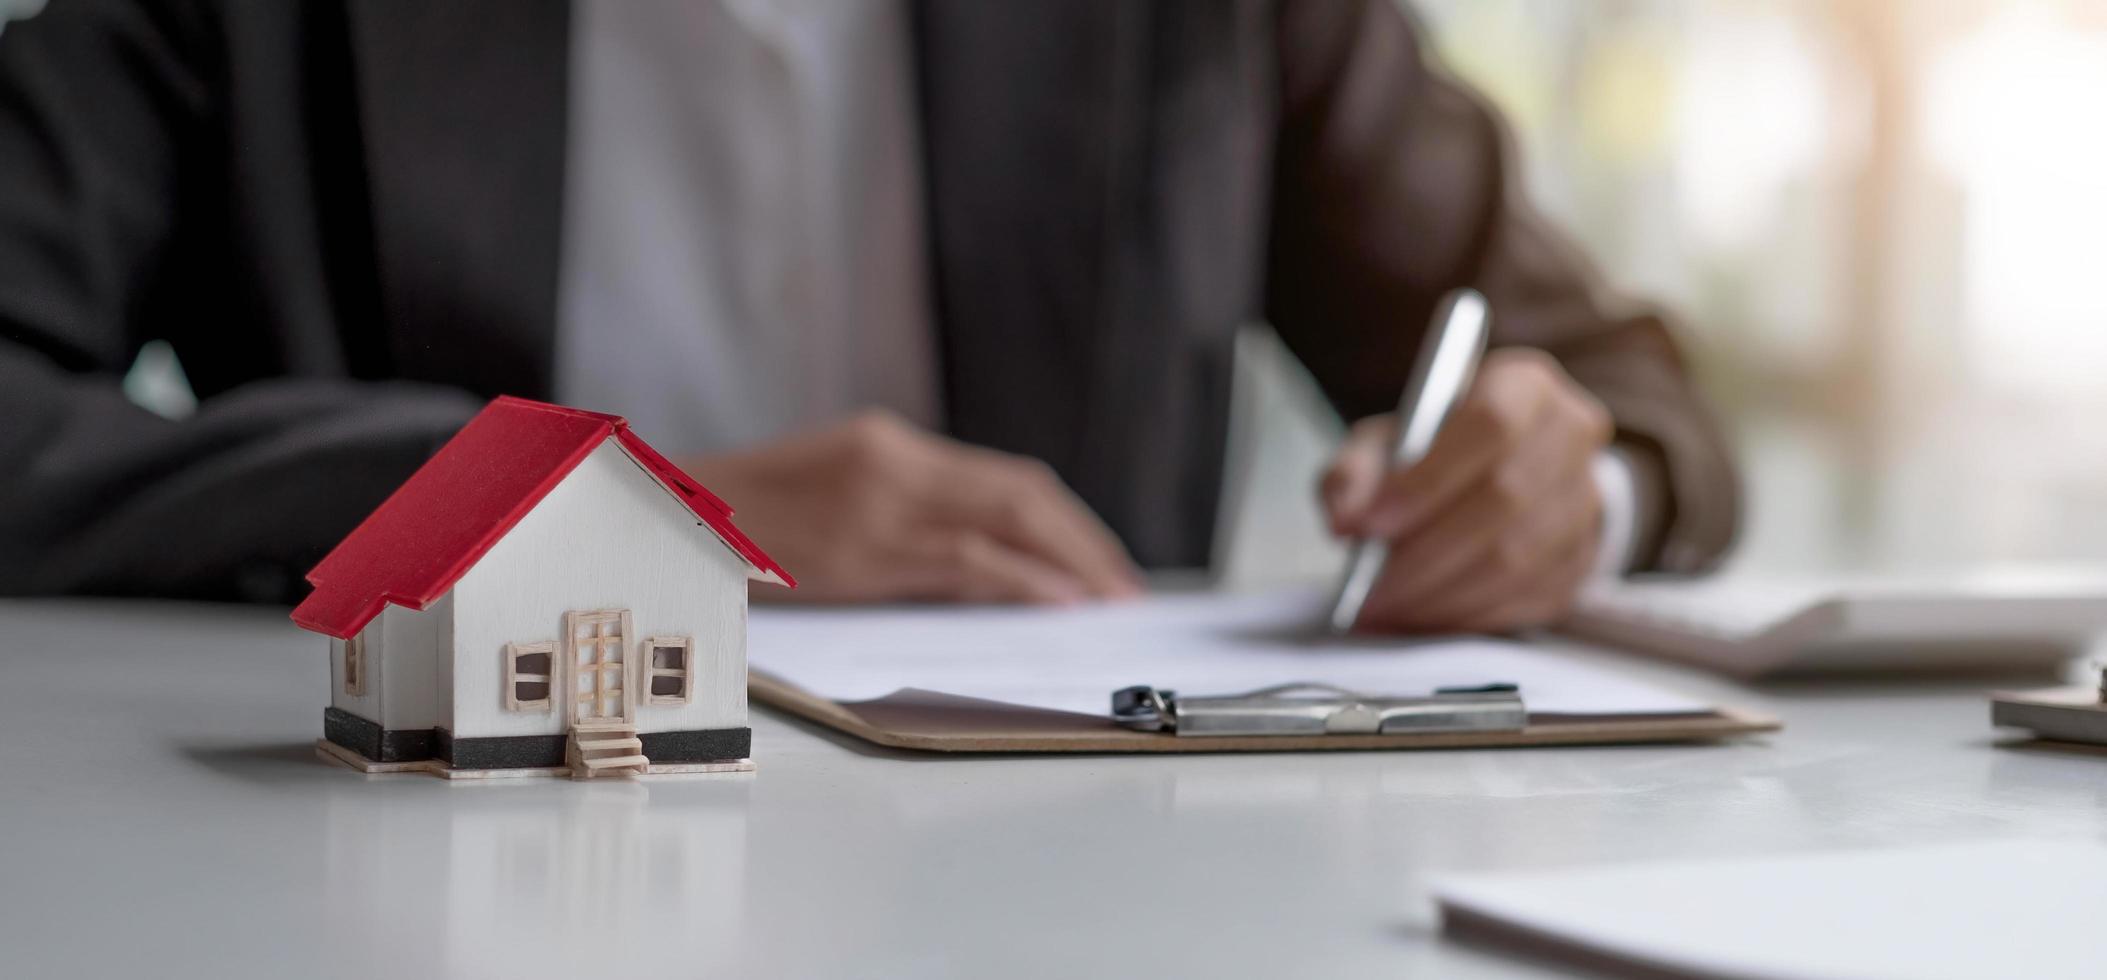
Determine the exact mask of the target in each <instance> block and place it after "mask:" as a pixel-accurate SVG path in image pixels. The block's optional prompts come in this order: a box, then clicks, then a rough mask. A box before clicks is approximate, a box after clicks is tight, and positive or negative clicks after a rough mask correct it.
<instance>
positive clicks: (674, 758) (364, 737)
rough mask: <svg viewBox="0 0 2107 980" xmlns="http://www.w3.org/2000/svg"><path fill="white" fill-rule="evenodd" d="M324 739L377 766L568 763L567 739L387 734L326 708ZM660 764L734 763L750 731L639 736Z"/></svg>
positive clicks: (749, 750)
mask: <svg viewBox="0 0 2107 980" xmlns="http://www.w3.org/2000/svg"><path fill="white" fill-rule="evenodd" d="M322 737H323V738H326V739H328V740H330V741H331V742H334V743H336V744H337V745H340V746H343V747H344V748H347V749H350V750H351V751H353V752H356V753H358V754H359V755H362V756H365V757H366V758H368V759H371V760H373V761H375V762H421V761H423V760H425V759H438V760H440V761H441V762H444V763H446V764H447V765H448V766H451V767H453V768H455V769H547V768H557V767H561V766H562V765H563V764H564V759H563V748H564V742H565V740H566V738H567V736H564V735H502V736H495V737H490V738H455V737H454V736H453V733H452V732H449V731H447V730H446V729H444V728H408V729H393V730H390V729H385V728H382V727H380V726H379V725H376V724H374V723H373V722H370V721H367V720H366V719H364V718H361V717H359V716H357V715H354V714H352V713H350V712H348V711H344V710H342V709H340V708H324V709H322ZM637 738H638V739H640V740H641V741H643V743H644V755H645V756H646V757H648V758H649V759H650V760H651V761H652V762H656V763H676V762H731V761H734V760H738V759H744V758H747V757H749V756H751V755H752V754H753V740H754V736H753V729H751V728H701V729H695V730H692V731H685V732H645V733H640V734H638V735H637Z"/></svg>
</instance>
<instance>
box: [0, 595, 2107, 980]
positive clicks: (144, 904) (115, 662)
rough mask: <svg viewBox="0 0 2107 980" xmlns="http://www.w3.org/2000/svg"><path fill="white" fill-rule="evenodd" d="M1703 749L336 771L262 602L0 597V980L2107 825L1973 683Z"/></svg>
mask: <svg viewBox="0 0 2107 980" xmlns="http://www.w3.org/2000/svg"><path fill="white" fill-rule="evenodd" d="M1632 669H1635V670H1641V671H1644V672H1646V673H1648V674H1651V675H1656V676H1661V677H1668V678H1673V679H1675V680H1676V681H1678V682H1679V683H1681V684H1682V685H1683V686H1685V687H1687V688H1689V689H1691V690H1693V691H1694V692H1696V693H1702V694H1707V695H1709V696H1712V697H1716V698H1721V699H1731V700H1733V701H1736V702H1738V703H1742V704H1745V705H1748V706H1750V707H1755V708H1760V709H1766V710H1769V711H1772V712H1774V713H1777V714H1779V715H1781V716H1782V717H1783V718H1784V719H1785V720H1786V722H1787V725H1788V728H1787V730H1786V731H1785V732H1783V733H1781V734H1778V735H1773V736H1769V737H1765V738H1761V739H1755V740H1750V741H1745V742H1741V743H1737V744H1730V745H1724V746H1710V747H1667V748H1637V747H1628V748H1581V749H1551V750H1528V751H1516V750H1479V751H1458V752H1426V753H1416V752H1415V753H1365V754H1361V753H1340V754H1335V755H1268V756H1213V757H1199V756H1187V757H1176V758H1141V757H1070V758H1008V759H987V758H977V759H976V758H933V757H921V756H911V755H907V754H900V753H892V752H887V751H882V750H877V749H872V748H868V747H864V746H861V745H858V744H852V743H848V742H845V741H841V740H839V739H836V738H834V737H832V736H829V735H823V734H820V733H818V732H817V731H815V730H813V729H810V728H806V727H803V726H801V725H799V724H797V723H792V722H788V721H785V720H783V719H782V718H781V717H779V716H775V715H771V714H768V713H766V712H757V713H756V716H755V719H754V754H755V758H756V760H757V762H758V763H759V766H760V768H759V771H758V772H756V773H753V774H750V775H731V776H696V777H673V778H661V779H655V780H651V781H645V782H635V783H624V782H613V783H595V784H587V783H571V782H567V781H557V780H496V781H460V782H451V783H450V782H446V781H443V780H439V779H434V778H432V777H429V776H420V775H401V776H384V777H367V776H362V775H359V774H357V773H353V772H351V771H349V770H345V769H340V768H335V767H331V766H327V765H324V764H323V763H321V762H319V761H317V760H316V759H315V756H314V751H313V749H312V747H311V746H312V743H313V740H314V738H315V737H316V735H317V734H318V733H319V730H320V727H321V714H322V704H323V702H324V699H325V696H326V695H325V687H324V684H325V680H324V658H323V655H322V653H321V647H320V644H319V641H317V640H316V639H314V638H313V637H311V636H309V635H307V634H303V633H301V632H300V631H298V630H297V629H295V628H294V627H292V626H291V625H290V624H289V623H287V622H286V620H285V616H284V612H283V611H282V610H270V609H247V608H235V607H216V606H185V605H178V604H157V603H121V602H107V601H61V602H33V601H8V602H0V975H5V976H8V977H25V978H38V977H60V976H65V977H72V976H97V977H125V976H133V975H137V976H152V977H213V978H221V980H240V978H249V977H271V978H302V980H305V978H323V977H358V978H367V980H376V978H386V977H447V976H463V977H505V978H523V977H538V976H554V975H563V976H568V977H661V976H663V977H674V976H683V977H685V976H741V977H774V976H790V977H845V976H853V977H924V976H966V977H990V976H1077V975H1086V974H1096V975H1107V974H1109V975H1114V976H1134V977H1145V978H1156V977H1184V976H1196V977H1228V976H1250V975H1271V976H1334V977H1374V976H1439V977H1458V978H1473V977H1537V976H1555V975H1558V974H1557V973H1556V972H1555V971H1554V970H1552V969H1550V968H1547V967H1545V966H1542V965H1539V964H1536V963H1533V962H1530V961H1525V960H1517V959H1510V958H1508V957H1506V956H1505V955H1503V954H1499V953H1495V952H1488V951H1483V950H1478V949H1473V948H1469V947H1464V946H1459V945H1456V944H1453V943H1451V942H1448V941H1445V940H1443V939H1442V938H1441V937H1440V934H1439V931H1438V927H1437V920H1436V917H1435V913H1434V911H1433V909H1432V907H1431V905H1430V903H1429V901H1428V899H1427V896H1426V890H1425V876H1426V875H1427V874H1428V873H1430V872H1435V871H1444V870H1458V869H1482V868H1530V867H1548V866H1553V865H1560V864H1568V863H1580V862H1614V861H1626V860H1637V859H1648V858H1665V857H1678V856H1700V855H1704V856H1713V855H1719V856H1724V855H1761V854H1776V853H1786V852H1795V851H1805V850H1815V849H1830V848H1839V847H1850V846H1858V845H1884V844H1893V843H1898V842H1905V841H1949V840H1966V839H1976V838H1984V837H2008V836H2037V837H2070V838H2097V837H2098V836H2099V835H2100V834H2101V829H2100V828H2101V827H2102V826H2107V754H2088V753H2084V752H2076V751H2071V752H2055V751H2045V750H2027V749H2009V748H1998V747H1996V746H1995V744H1994V743H1995V741H1996V738H1997V736H1996V735H1995V734H1994V733H1993V731H1992V730H1991V729H1990V728H1989V727H1988V708H1987V705H1986V703H1985V701H1984V699H1983V698H1982V696H1981V694H1980V685H1979V684H1972V683H1954V682H1944V683H1932V684H1926V683H1917V684H1910V685H1902V686H1893V685H1890V686H1885V687H1872V686H1867V685H1864V684H1857V685H1840V686H1828V687H1807V686H1801V687H1791V688H1786V687H1772V688H1765V689H1760V690H1757V691H1749V690H1746V689H1736V688H1733V687H1730V686H1727V685H1724V684H1720V683H1716V682H1712V681H1709V680H1706V679H1704V678H1700V677H1697V676H1695V675H1690V674H1684V673H1681V672H1679V671H1676V672H1671V671H1669V670H1667V669H1666V668H1660V667H1655V666H1652V665H1635V666H1634V667H1633V668H1632Z"/></svg>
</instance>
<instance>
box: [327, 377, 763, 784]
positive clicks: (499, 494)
mask: <svg viewBox="0 0 2107 980" xmlns="http://www.w3.org/2000/svg"><path fill="white" fill-rule="evenodd" d="M748 579H755V580H759V581H766V582H776V583H779V584H786V585H788V584H792V583H791V579H790V576H789V574H788V573H787V572H785V571H784V570H783V569H782V568H781V567H780V566H778V565H777V564H776V563H775V562H774V561H773V560H772V559H770V558H769V557H768V556H767V555H766V554H764V553H763V552H762V551H761V550H760V548H758V547H756V546H755V545H754V543H753V542H752V541H750V540H748V539H747V537H746V536H745V535H744V534H741V533H740V532H739V529H738V528H737V527H734V526H733V525H732V522H731V510H730V508H728V507H726V506H725V505H724V503H723V502H722V501H720V500H718V499H717V498H716V497H714V496H712V495H711V494H710V492H709V491H707V490H705V489H703V488H702V486H701V485H699V484H697V483H696V482H695V481H694V480H693V479H690V478H689V477H688V476H687V474H685V473H683V472H681V470H680V468H679V467H677V466H674V465H673V464H672V463H671V462H669V461H667V460H666V458H665V457H663V456H660V455H659V454H658V453H657V452H655V451H653V450H652V449H651V447H649V446H647V445H645V444H644V442H643V440H641V439H638V438H637V437H636V436H635V435H634V434H632V433H631V432H630V431H629V427H628V424H627V423H626V422H624V421H623V420H622V419H620V418H617V417H615V416H611V415H600V414H596V413H592V412H582V411H577V410H573V409H568V408H559V407H557V406H554V405H545V404H541V403H539V402H531V401H525V400H522V399H516V398H500V399H498V400H497V401H495V402H492V403H491V404H490V405H489V406H488V407H486V408H484V409H483V411H482V412H481V413H480V414H478V415H477V416H476V417H475V419H474V420H472V421H471V422H469V424H468V426H467V427H466V428H464V429H462V430H461V432H460V433H459V434H458V435H456V436H455V437H454V438H453V439H452V440H451V441H449V442H448V443H447V444H446V445H445V446H444V447H442V448H441V449H440V450H439V452H438V454H437V455H435V456H433V457H432V459H431V460H430V461H429V462H427V463H426V464H425V465H424V466H423V468H421V469H419V470H418V471H417V472H416V473H415V474H413V475H411V477H410V479H409V480H408V481H407V482H405V483H404V484H403V485H402V487H401V488H400V489H398V490H397V491H396V492H395V493H394V494H393V495H392V496H390V497H389V498H388V499H387V501H385V502H384V503H382V504H381V506H380V507H379V509H377V510H375V511H374V512H373V514H372V516H370V517H368V518H367V519H366V521H365V523H363V524H361V525H360V526H359V527H358V529H357V530H355V531H353V532H352V533H351V535H350V536H349V537H347V538H345V539H344V541H343V542H342V543H341V544H339V545H338V546H337V547H336V549H335V550H334V551H332V552H330V554H329V555H328V557H326V558H324V559H323V560H322V562H321V564H319V565H317V566H315V569H314V571H312V572H310V573H309V574H308V581H310V582H312V583H313V584H314V586H315V591H314V594H312V595H310V596H309V597H308V598H307V600H306V601H305V602H302V603H301V604H300V606H299V607H298V608H297V609H295V610H293V621H294V622H296V623H298V624H299V625H301V626H303V627H305V628H307V629H310V630H314V631H315V632H318V633H323V634H326V635H328V636H329V637H331V640H330V644H329V653H330V656H329V663H330V687H331V705H330V707H329V708H328V709H327V710H326V712H325V713H324V722H323V732H324V736H325V738H324V741H323V743H322V744H321V748H322V751H323V752H324V753H325V754H327V755H329V756H331V757H332V758H335V759H337V760H339V761H343V762H346V763H349V764H351V765H353V766H355V767H358V768H361V769H365V770H366V771H369V772H377V771H390V770H402V769H421V770H428V771H433V772H438V773H442V774H445V775H450V776H459V775H465V774H469V773H477V774H491V775H494V774H511V773H527V772H538V773H548V774H562V773H563V772H565V771H568V772H569V773H570V774H571V775H573V776H592V775H616V774H637V773H643V772H665V771H698V770H700V771H710V770H718V769H728V768H731V769H736V768H750V767H751V763H749V762H748V761H747V758H748V754H749V752H748V746H749V743H750V737H749V729H748V728H747V719H746V583H747V580H748Z"/></svg>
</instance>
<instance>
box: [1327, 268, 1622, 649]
mask: <svg viewBox="0 0 2107 980" xmlns="http://www.w3.org/2000/svg"><path fill="white" fill-rule="evenodd" d="M1459 293H1468V296H1469V297H1473V298H1475V297H1477V294H1476V293H1474V292H1469V291H1459ZM1457 300H1458V297H1457V296H1453V295H1452V296H1451V297H1450V298H1449V299H1446V300H1444V302H1443V304H1442V307H1441V308H1440V310H1438V311H1437V315H1436V324H1435V327H1434V329H1433V330H1432V331H1430V335H1429V337H1430V339H1429V343H1430V344H1432V343H1433V342H1434V340H1436V339H1438V337H1439V336H1441V334H1442V333H1443V332H1444V331H1445V330H1460V329H1463V328H1465V327H1468V323H1467V322H1463V321H1458V320H1457V319H1456V314H1457V312H1458V310H1457V308H1456V304H1457ZM1465 302H1466V303H1467V302H1469V300H1466V301H1465ZM1476 302H1478V303H1479V304H1482V303H1483V300H1482V298H1478V299H1476ZM1461 312H1462V313H1465V314H1468V313H1470V312H1471V311H1470V308H1469V307H1468V306H1465V307H1464V308H1463V309H1462V310H1461ZM1478 312H1479V314H1480V315H1481V316H1484V315H1485V312H1486V311H1485V310H1484V308H1483V306H1482V305H1480V306H1479V307H1478ZM1483 328H1484V324H1483V323H1481V324H1479V327H1478V331H1477V336H1476V340H1477V342H1478V343H1480V344H1482V343H1483ZM1471 339H1472V338H1471V337H1470V336H1464V337H1463V341H1465V342H1468V341H1470V340H1471ZM1466 347H1467V344H1466ZM1453 356H1454V355H1452V357H1453ZM1421 360H1422V361H1424V362H1432V361H1433V360H1435V351H1434V350H1433V349H1432V348H1431V347H1430V348H1429V349H1428V350H1427V351H1426V352H1425V353H1424V354H1423V356H1422V358H1421ZM1430 368H1431V363H1429V364H1423V365H1421V368H1420V370H1416V371H1415V372H1414V376H1415V381H1416V380H1418V379H1419V378H1420V377H1421V376H1422V375H1424V374H1426V373H1428V371H1429V370H1430ZM1466 374H1468V372H1466ZM1432 380H1435V381H1438V380H1439V379H1438V378H1434V379H1432ZM1434 387H1435V388H1436V389H1438V388H1439V387H1440V386H1439V385H1438V384H1437V385H1435V386H1434ZM1441 394H1442V392H1441V391H1439V390H1432V391H1418V392H1415V391H1413V390H1411V389H1410V388H1409V387H1408V391H1407V399H1406V400H1407V402H1408V405H1407V406H1406V410H1405V411H1404V412H1403V413H1402V415H1379V416H1373V417H1370V418H1367V419H1363V420H1361V421H1360V422H1359V423H1358V424H1356V425H1355V426H1354V427H1353V430H1352V432H1351V433H1350V434H1349V435H1348V436H1347V439H1346V442H1345V445H1343V446H1342V447H1341V448H1340V450H1339V453H1338V455H1337V456H1336V457H1335V458H1334V459H1333V461H1332V464H1331V466H1330V467H1329V468H1328V469H1327V470H1326V472H1325V474H1324V478H1323V481H1322V483H1321V485H1320V487H1319V496H1320V497H1321V498H1322V503H1323V506H1324V511H1325V515H1326V517H1327V519H1328V521H1329V523H1330V525H1331V529H1332V532H1333V533H1335V534H1338V535H1340V536H1342V537H1349V538H1353V539H1356V542H1357V548H1356V555H1355V565H1354V566H1350V567H1349V570H1348V573H1347V581H1346V583H1345V587H1344V588H1343V589H1342V593H1343V594H1342V595H1341V597H1340V599H1341V602H1340V603H1339V604H1338V606H1337V607H1336V610H1335V611H1336V612H1337V613H1338V616H1339V619H1340V620H1341V621H1342V622H1343V623H1344V624H1345V625H1347V626H1350V627H1351V628H1354V629H1358V630H1364V631H1384V632H1394V631H1411V632H1451V631H1479V632H1496V631H1504V630H1511V629H1519V628H1523V627H1528V626H1536V625H1542V624H1545V623H1548V622H1552V621H1555V620H1556V619H1558V618H1559V617H1560V616H1562V615H1564V613H1565V611H1566V610H1567V608H1568V607H1569V606H1570V605H1571V603H1572V600H1573V597H1574V595H1575V593H1576V592H1577V591H1578V590H1579V587H1580V585H1581V584H1582V583H1583V582H1584V581H1585V580H1586V578H1587V576H1588V574H1589V573H1590V571H1591V570H1592V569H1593V567H1594V565H1595V561H1596V552H1597V550H1598V549H1599V547H1600V544H1601V541H1600V538H1601V521H1602V499H1601V496H1600V492H1599V490H1598V489H1597V486H1596V483H1595V480H1594V476H1593V473H1592V467H1593V465H1594V460H1595V456H1596V455H1597V454H1598V453H1599V452H1600V451H1601V450H1602V449H1603V448H1604V447H1605V446H1607V445H1608V444H1609V440H1610V436H1611V434H1612V427H1611V423H1610V417H1609V413H1608V412H1607V411H1606V410H1605V409H1604V408H1603V407H1602V405H1601V404H1600V403H1599V402H1597V401H1596V400H1595V398H1594V397H1593V396H1592V395H1590V394H1588V393H1587V391H1585V390H1584V389H1582V388H1581V387H1580V386H1579V384H1578V383H1576V382H1575V381H1573V379H1572V378H1570V377H1568V376H1567V375H1566V373H1565V371H1564V370H1563V369H1562V368H1560V367H1559V365H1558V363H1557V362H1556V361H1555V360H1553V359H1552V358H1551V357H1550V355H1548V354H1545V353H1543V352H1542V351H1538V350H1534V349H1530V348H1506V349H1501V350H1496V351H1492V352H1491V353H1489V354H1487V355H1485V357H1484V360H1483V362H1482V365H1481V366H1480V367H1479V368H1478V370H1477V372H1476V375H1475V378H1469V377H1466V378H1465V379H1464V380H1463V383H1461V384H1458V385H1456V389H1455V391H1453V392H1452V393H1451V394H1450V396H1449V403H1450V404H1451V405H1453V407H1452V408H1450V407H1448V406H1446V405H1442V406H1438V407H1440V408H1443V409H1445V410H1444V411H1441V412H1439V413H1436V412H1434V411H1433V409H1434V408H1435V407H1437V406H1436V405H1434V404H1433V403H1432V402H1428V400H1427V396H1429V395H1431V396H1433V397H1434V398H1435V399H1438V398H1439V397H1440V395H1441ZM1422 402H1426V403H1427V407H1425V408H1422V409H1421V410H1420V411H1419V412H1418V413H1417V414H1418V415H1419V416H1420V417H1421V419H1422V421H1421V428H1422V429H1424V427H1425V425H1426V423H1425V422H1424V421H1423V420H1424V418H1426V417H1427V416H1428V415H1438V416H1445V421H1441V420H1437V421H1436V422H1435V423H1434V425H1433V428H1435V429H1436V430H1438V431H1437V432H1436V433H1434V434H1432V435H1431V436H1428V435H1427V434H1426V433H1424V432H1423V431H1422V432H1419V433H1413V432H1407V433H1406V435H1418V436H1420V437H1422V438H1425V439H1426V442H1425V444H1424V448H1423V450H1422V452H1423V456H1419V457H1418V458H1415V459H1409V460H1407V459H1403V458H1400V454H1399V450H1400V449H1407V450H1409V449H1411V448H1413V447H1411V446H1401V445H1400V439H1399V432H1398V427H1399V424H1400V418H1401V417H1407V418H1408V417H1410V416H1411V415H1413V414H1414V413H1413V412H1412V410H1411V409H1412V406H1413V405H1418V404H1420V403H1422ZM1394 458H1395V459H1396V460H1397V462H1396V464H1395V465H1393V459H1394ZM1357 573H1358V574H1360V575H1361V576H1362V577H1363V581H1362V582H1361V583H1358V587H1357V583H1356V582H1355V581H1354V576H1355V575H1356V574H1357ZM1355 593H1359V596H1358V601H1354V600H1355V598H1356V595H1355Z"/></svg>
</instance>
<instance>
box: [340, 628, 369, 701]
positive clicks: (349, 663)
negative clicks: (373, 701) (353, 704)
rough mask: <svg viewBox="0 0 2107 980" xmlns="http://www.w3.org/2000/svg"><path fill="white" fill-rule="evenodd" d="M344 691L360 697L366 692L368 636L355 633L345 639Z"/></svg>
mask: <svg viewBox="0 0 2107 980" xmlns="http://www.w3.org/2000/svg"><path fill="white" fill-rule="evenodd" d="M344 693H345V694H349V695H351V696H352V697H359V696H361V695H363V694H365V693H366V636H365V634H363V633H353V634H351V636H350V637H349V638H347V639H346V640H345V641H344Z"/></svg>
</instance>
